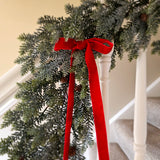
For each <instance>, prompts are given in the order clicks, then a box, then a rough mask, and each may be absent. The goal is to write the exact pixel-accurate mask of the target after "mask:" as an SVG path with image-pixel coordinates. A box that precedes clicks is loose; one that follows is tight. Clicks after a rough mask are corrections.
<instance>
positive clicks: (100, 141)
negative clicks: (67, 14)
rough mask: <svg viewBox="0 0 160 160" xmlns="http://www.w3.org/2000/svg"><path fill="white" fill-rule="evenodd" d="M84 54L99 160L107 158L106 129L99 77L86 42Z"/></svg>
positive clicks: (106, 159) (107, 159)
mask: <svg viewBox="0 0 160 160" xmlns="http://www.w3.org/2000/svg"><path fill="white" fill-rule="evenodd" d="M85 55H86V56H85V59H86V64H87V67H88V76H89V85H90V93H91V100H92V108H93V116H94V123H95V129H96V137H97V146H98V154H99V160H109V152H108V141H107V131H106V124H105V117H104V111H103V102H102V97H101V91H100V85H99V77H98V71H97V66H96V62H95V59H94V55H93V52H92V50H91V47H90V44H88V47H87V49H86V54H85Z"/></svg>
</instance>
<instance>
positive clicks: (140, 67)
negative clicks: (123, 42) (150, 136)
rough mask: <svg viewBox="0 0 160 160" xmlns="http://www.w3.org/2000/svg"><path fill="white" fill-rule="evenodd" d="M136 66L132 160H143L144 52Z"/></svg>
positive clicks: (144, 115) (144, 126)
mask: <svg viewBox="0 0 160 160" xmlns="http://www.w3.org/2000/svg"><path fill="white" fill-rule="evenodd" d="M139 53H140V55H139V57H138V59H137V66H136V89H135V109H134V151H135V157H134V160H144V157H145V152H146V136H147V108H146V100H147V98H146V53H147V49H146V50H141V51H140V52H139Z"/></svg>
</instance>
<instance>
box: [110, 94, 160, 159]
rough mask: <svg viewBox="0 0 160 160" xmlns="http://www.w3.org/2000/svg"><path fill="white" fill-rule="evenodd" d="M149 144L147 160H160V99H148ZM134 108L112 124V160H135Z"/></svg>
mask: <svg viewBox="0 0 160 160" xmlns="http://www.w3.org/2000/svg"><path fill="white" fill-rule="evenodd" d="M147 110H148V113H147V122H148V123H147V142H146V145H147V147H146V154H145V160H160V115H159V114H160V97H153V98H148V99H147ZM133 115H134V110H133V107H132V108H130V109H129V110H128V111H127V112H125V113H124V114H123V115H122V116H121V117H120V118H119V119H117V120H116V121H115V122H113V123H112V125H111V128H110V132H111V134H110V135H111V141H112V143H111V145H110V158H111V160H133V159H134V149H133Z"/></svg>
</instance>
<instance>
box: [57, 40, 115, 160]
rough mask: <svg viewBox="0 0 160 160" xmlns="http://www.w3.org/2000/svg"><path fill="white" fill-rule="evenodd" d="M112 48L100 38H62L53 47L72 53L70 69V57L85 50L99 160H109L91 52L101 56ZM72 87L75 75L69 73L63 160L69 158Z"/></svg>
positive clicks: (98, 89)
mask: <svg viewBox="0 0 160 160" xmlns="http://www.w3.org/2000/svg"><path fill="white" fill-rule="evenodd" d="M104 43H107V44H108V45H109V46H106V45H104ZM112 47H113V44H112V43H111V42H110V41H108V40H106V39H100V38H91V39H86V40H83V41H75V40H74V39H69V40H68V41H67V42H66V41H65V39H64V38H60V39H59V40H58V42H57V43H56V44H55V47H54V50H55V51H59V50H61V49H62V50H71V51H72V53H71V61H70V67H72V63H73V56H72V55H73V53H74V51H76V50H82V49H86V52H85V61H86V64H87V68H88V77H89V86H90V94H91V100H92V108H93V116H94V123H95V129H96V138H97V146H98V154H99V160H109V152H108V141H107V132H106V125H105V117H104V111H103V102H102V97H101V91H100V84H99V78H98V71H97V66H96V62H95V59H94V55H93V52H92V50H95V51H97V52H100V53H102V54H107V53H109V52H110V51H111V50H112ZM74 86H75V74H74V73H70V79H69V92H68V104H67V116H66V128H65V140H64V153H63V160H68V156H69V155H68V154H69V145H70V130H71V126H72V114H73V106H74Z"/></svg>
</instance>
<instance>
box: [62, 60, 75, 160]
mask: <svg viewBox="0 0 160 160" xmlns="http://www.w3.org/2000/svg"><path fill="white" fill-rule="evenodd" d="M72 62H73V58H71V66H72ZM74 86H75V74H74V73H73V72H72V73H70V78H69V90H68V104H67V116H66V127H65V139H64V152H63V160H68V156H69V145H70V131H71V127H72V114H73V106H74Z"/></svg>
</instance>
